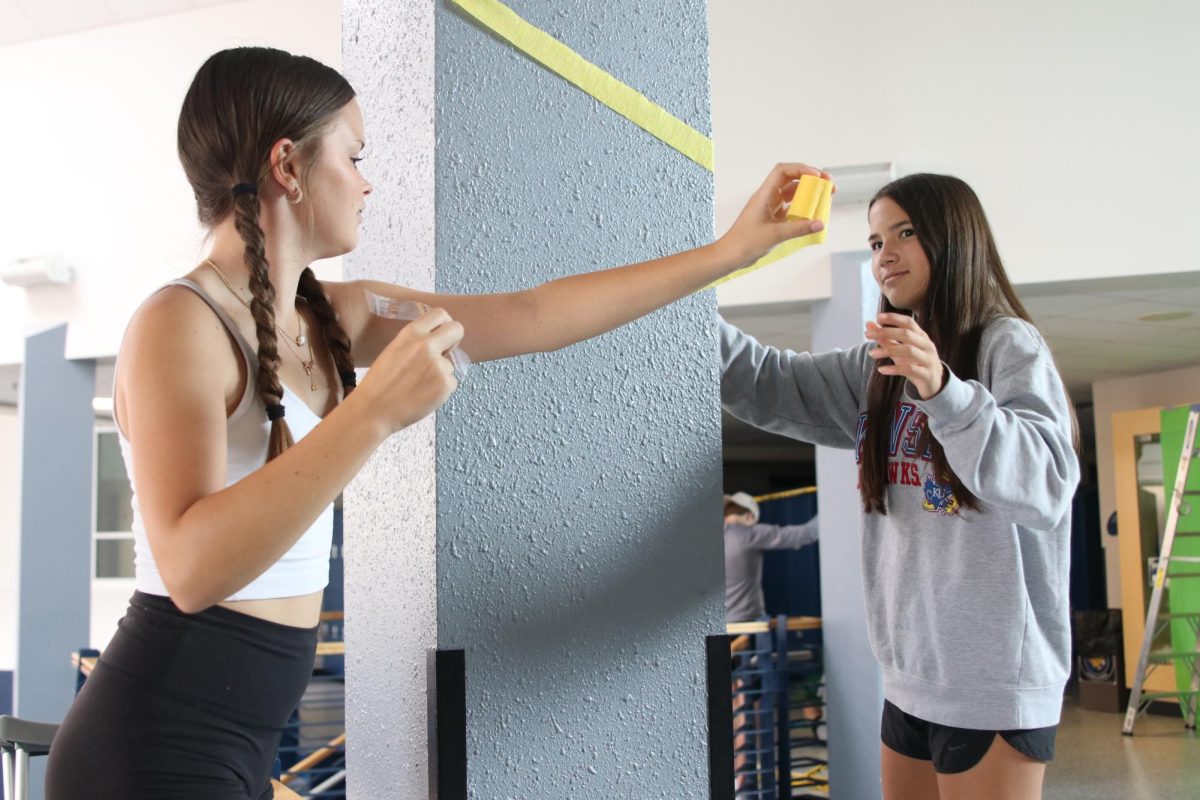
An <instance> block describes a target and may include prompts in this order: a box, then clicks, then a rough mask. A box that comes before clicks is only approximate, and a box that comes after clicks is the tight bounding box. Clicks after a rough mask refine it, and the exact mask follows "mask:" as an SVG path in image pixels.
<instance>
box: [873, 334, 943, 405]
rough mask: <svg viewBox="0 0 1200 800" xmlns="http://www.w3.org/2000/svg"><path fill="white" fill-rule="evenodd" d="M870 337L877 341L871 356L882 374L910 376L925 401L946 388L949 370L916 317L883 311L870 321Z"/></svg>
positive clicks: (909, 378) (910, 380)
mask: <svg viewBox="0 0 1200 800" xmlns="http://www.w3.org/2000/svg"><path fill="white" fill-rule="evenodd" d="M866 337H867V338H868V339H870V340H871V341H873V342H875V347H874V349H872V350H870V351H869V352H868V353H867V355H869V356H870V357H871V358H873V359H875V363H876V365H877V366H876V369H878V370H879V374H881V375H903V376H904V377H905V378H908V380H909V382H910V383H912V385H913V386H914V387H915V388H916V390H917V394H919V395H920V396H921V399H922V400H928V399H929V398H931V397H933V396H934V395H936V394H937V393H938V392H940V391H941V390H942V384H943V383H945V380H946V371H945V368H944V367H943V366H942V360H941V358H939V357H938V351H937V347H935V346H934V344H933V342H932V341H930V339H929V336H928V334H926V333H925V331H924V330H922V329H921V326H920V325H918V324H917V321H916V320H915V319H914V318H913V317H910V316H908V315H907V314H896V313H890V314H879V315H878V316H877V317H876V322H868V323H867V330H866ZM885 359H886V360H885Z"/></svg>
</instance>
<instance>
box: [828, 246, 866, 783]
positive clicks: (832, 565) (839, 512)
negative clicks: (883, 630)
mask: <svg viewBox="0 0 1200 800" xmlns="http://www.w3.org/2000/svg"><path fill="white" fill-rule="evenodd" d="M832 262H833V263H832V268H833V295H832V297H831V298H830V299H829V300H825V301H822V302H820V303H817V304H816V305H815V306H814V308H813V352H823V351H826V350H832V349H834V348H839V347H840V348H846V347H851V346H853V345H854V344H856V343H858V342H861V341H862V340H863V335H862V334H863V326H864V324H865V323H866V321H867V320H868V319H874V318H875V314H876V312H877V310H878V307H879V289H878V288H877V287H876V285H875V280H874V278H872V277H871V267H870V254H869V253H865V252H864V253H837V254H834V255H833V257H832ZM817 485H818V486H819V487H821V615H822V626H823V638H824V647H825V702H826V708H827V715H828V716H827V718H828V733H829V788H830V797H831V798H833V800H872V798H878V797H880V784H879V717H880V714H881V713H882V711H883V679H882V677H881V675H880V671H879V664H878V662H876V661H875V656H874V655H873V654H872V653H871V646H870V643H869V642H868V640H867V620H866V607H865V599H864V596H863V582H862V566H861V565H862V558H861V554H862V539H861V534H860V532H859V528H860V525H859V516H860V513H861V511H860V509H861V508H862V501H861V500H860V499H859V494H858V466H857V465H856V464H855V462H854V451H853V450H838V449H834V448H831V447H818V448H817Z"/></svg>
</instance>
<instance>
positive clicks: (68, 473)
mask: <svg viewBox="0 0 1200 800" xmlns="http://www.w3.org/2000/svg"><path fill="white" fill-rule="evenodd" d="M66 342H67V327H66V326H65V325H60V326H58V327H56V328H51V329H49V330H46V331H43V332H41V333H36V334H33V335H31V336H29V337H27V338H26V340H25V360H24V363H23V365H22V368H21V398H20V403H19V409H20V417H21V541H20V559H21V564H20V569H19V571H18V575H19V576H20V578H19V582H20V585H19V587H18V591H17V603H18V609H17V669H16V686H15V692H14V694H15V703H14V706H15V710H16V713H17V715H18V716H20V717H22V718H24V719H31V720H36V721H39V722H59V721H61V720H62V718H63V716H64V715H65V714H66V713H67V707H68V706H70V704H71V700H72V699H73V697H74V692H75V670H74V669H73V668H72V667H71V652H72V651H74V650H78V649H79V648H81V647H87V646H88V642H89V636H90V631H89V630H88V620H89V619H90V618H91V613H90V609H91V587H92V583H91V569H92V541H91V539H92V525H91V513H92V442H93V428H94V425H95V412H94V411H93V410H92V397H93V396H94V395H95V393H96V391H95V390H96V367H95V362H92V361H79V362H76V361H68V360H67V359H66V358H65V357H64V352H65V350H64V348H65V347H66ZM44 771H45V759H35V760H34V761H33V762H31V770H30V772H31V775H30V777H31V781H30V793H31V794H30V796H31V797H41V795H42V775H43V774H44Z"/></svg>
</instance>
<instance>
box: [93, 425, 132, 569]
mask: <svg viewBox="0 0 1200 800" xmlns="http://www.w3.org/2000/svg"><path fill="white" fill-rule="evenodd" d="M95 453H96V455H95V458H96V462H95V463H96V468H95V509H96V514H95V520H94V528H93V532H94V541H95V552H94V555H95V558H94V560H93V564H94V570H95V571H94V573H93V574H94V576H95V577H96V578H101V579H102V578H123V579H128V578H132V577H133V508H132V507H131V505H130V501H131V500H132V497H133V489H132V487H130V485H129V476H128V474H126V472H125V461H124V459H122V458H121V445H120V443H119V442H118V441H117V432H116V431H115V430H113V429H100V428H98V429H97V431H96V450H95Z"/></svg>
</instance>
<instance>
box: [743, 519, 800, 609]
mask: <svg viewBox="0 0 1200 800" xmlns="http://www.w3.org/2000/svg"><path fill="white" fill-rule="evenodd" d="M816 540H817V518H816V517H813V518H812V519H811V520H809V521H808V522H805V523H804V524H803V525H767V524H764V523H761V522H760V523H758V524H756V525H742V524H741V523H738V522H726V523H725V621H726V622H749V621H751V620H755V619H760V618H761V617H764V616H766V613H767V612H766V609H765V607H764V606H763V590H762V565H763V553H764V552H765V551H767V550H798V549H800V548H801V547H804V546H805V545H808V544H812V543H813V542H815V541H816Z"/></svg>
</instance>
